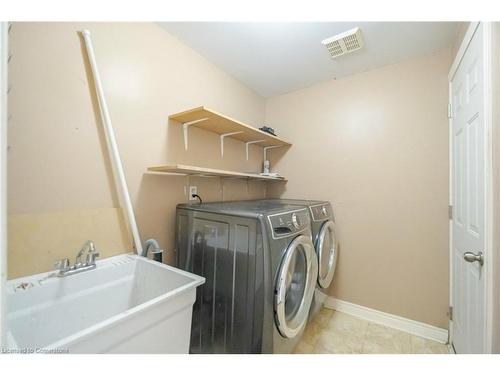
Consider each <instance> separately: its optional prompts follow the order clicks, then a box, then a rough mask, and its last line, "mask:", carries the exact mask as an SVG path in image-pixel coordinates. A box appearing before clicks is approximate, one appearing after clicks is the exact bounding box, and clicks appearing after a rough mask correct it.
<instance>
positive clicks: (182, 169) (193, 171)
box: [148, 164, 286, 181]
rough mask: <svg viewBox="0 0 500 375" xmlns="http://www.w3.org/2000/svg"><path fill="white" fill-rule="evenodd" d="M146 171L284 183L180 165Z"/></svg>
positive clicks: (271, 178)
mask: <svg viewBox="0 0 500 375" xmlns="http://www.w3.org/2000/svg"><path fill="white" fill-rule="evenodd" d="M148 171H150V172H156V173H175V174H183V175H194V176H205V177H227V178H242V179H251V180H263V181H286V179H285V178H283V177H272V176H262V175H260V174H256V173H243V172H234V171H225V170H222V169H212V168H204V167H194V166H192V165H182V164H166V165H162V166H159V167H149V168H148Z"/></svg>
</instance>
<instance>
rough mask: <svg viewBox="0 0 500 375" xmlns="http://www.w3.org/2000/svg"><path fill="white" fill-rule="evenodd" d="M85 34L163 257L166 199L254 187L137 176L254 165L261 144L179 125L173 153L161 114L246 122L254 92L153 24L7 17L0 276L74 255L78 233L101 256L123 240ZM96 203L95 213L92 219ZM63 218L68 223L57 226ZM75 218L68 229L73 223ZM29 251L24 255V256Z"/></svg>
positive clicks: (138, 199) (259, 110)
mask: <svg viewBox="0 0 500 375" xmlns="http://www.w3.org/2000/svg"><path fill="white" fill-rule="evenodd" d="M83 28H88V29H90V30H91V32H92V36H93V42H94V48H95V52H96V58H97V62H98V64H99V69H100V71H101V76H102V81H103V85H104V90H105V93H106V97H107V100H108V105H109V110H110V113H111V118H112V120H113V125H114V128H115V130H116V138H117V141H118V145H119V148H120V150H121V156H122V159H123V163H124V168H125V173H126V176H127V182H128V185H129V189H130V193H131V196H132V200H133V202H134V205H135V209H136V215H137V219H138V225H139V230H140V232H141V235H142V238H143V240H145V239H147V238H150V237H155V238H157V239H158V240H159V242H160V245H161V246H162V247H164V248H165V249H166V250H167V251H168V254H167V258H168V259H169V260H171V259H172V256H173V253H172V250H173V248H174V231H173V229H174V221H175V205H176V204H177V203H179V202H184V201H186V194H185V189H184V188H185V185H188V184H195V185H197V186H198V189H199V190H198V192H199V194H200V195H201V196H202V197H203V198H204V199H205V200H207V201H210V200H221V199H228V198H230V199H247V198H261V197H264V196H265V189H266V186H265V183H263V182H249V183H248V184H247V183H246V182H245V181H227V180H226V181H221V180H220V179H218V178H212V179H208V178H188V177H182V176H155V175H147V174H144V173H145V172H146V168H147V167H148V166H155V165H161V164H163V163H165V162H167V161H168V162H179V163H184V164H194V165H200V166H208V167H214V168H225V169H233V170H241V171H257V170H259V168H260V161H261V152H260V150H261V148H259V147H257V146H254V147H252V148H251V157H250V161H246V159H245V149H244V144H243V143H241V142H238V141H234V140H231V139H229V140H226V149H225V153H224V158H221V156H220V151H219V150H220V149H219V144H218V136H217V135H216V134H213V133H207V132H205V131H202V130H198V129H192V130H190V145H189V150H188V151H187V152H186V151H184V147H183V141H182V133H181V127H180V126H179V125H178V124H175V123H171V124H169V123H168V116H169V115H170V114H172V113H175V112H179V111H182V110H186V109H188V108H191V107H195V106H200V105H206V106H208V107H210V108H212V109H214V110H216V111H220V112H222V113H224V114H227V115H229V116H231V117H234V118H237V119H239V120H241V121H244V122H246V123H248V124H250V125H253V126H259V125H260V124H261V123H262V121H263V117H264V99H263V98H261V97H260V96H258V95H257V94H255V93H254V92H252V91H251V90H249V89H248V88H247V87H245V86H243V85H242V84H241V83H240V82H238V81H236V80H235V79H233V78H232V77H230V76H229V75H227V74H226V73H224V72H222V71H221V70H219V69H217V68H216V67H215V66H214V65H212V64H210V63H209V62H208V61H206V60H205V59H204V58H202V57H201V56H199V55H198V54H197V53H195V52H194V51H193V50H191V49H190V48H188V47H186V46H185V45H183V44H181V43H180V42H179V41H178V40H177V39H175V38H173V37H172V36H170V35H169V34H167V33H166V32H165V31H164V30H163V29H161V28H160V27H159V26H157V25H155V24H153V23H128V24H127V23H92V24H89V23H85V24H84V23H15V24H14V26H13V28H12V31H11V34H10V43H11V44H10V50H11V53H12V55H13V58H12V60H11V63H10V65H9V84H10V85H11V87H12V89H11V92H10V95H9V114H10V117H11V118H10V121H9V125H8V130H9V152H8V167H9V174H8V203H9V252H8V255H9V258H8V260H9V278H13V277H18V276H21V275H27V274H31V273H34V272H41V271H47V270H49V269H50V268H51V267H52V263H53V262H54V261H55V260H57V259H59V258H61V257H63V256H68V257H71V258H73V256H74V254H75V253H76V251H77V250H78V248H79V246H80V245H81V244H82V243H83V242H84V241H85V240H86V239H94V240H96V245H97V246H98V248H100V250H101V252H103V253H104V255H105V256H106V255H112V254H116V253H119V252H124V251H130V250H131V242H132V241H131V239H130V235H129V234H128V233H127V230H126V229H125V228H124V221H123V217H122V215H121V211H120V210H116V209H114V208H116V207H119V204H118V200H117V197H116V194H115V188H114V183H113V177H112V173H111V168H110V163H109V160H108V157H107V151H106V145H105V138H104V134H103V131H102V124H101V121H100V118H99V114H98V107H97V105H96V99H95V95H94V88H93V86H92V84H91V82H90V77H89V65H88V62H87V57H86V55H85V52H84V49H83V47H82V41H81V39H80V37H79V36H78V34H77V31H78V30H81V29H83ZM96 212H100V214H101V215H100V217H101V218H102V219H101V221H96ZM64 223H75V225H73V226H72V227H71V229H68V227H67V226H66V227H65V226H64V225H63V224H64ZM75 228H79V229H78V230H75ZM28 258H29V259H30V260H28Z"/></svg>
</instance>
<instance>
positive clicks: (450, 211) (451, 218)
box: [448, 205, 453, 220]
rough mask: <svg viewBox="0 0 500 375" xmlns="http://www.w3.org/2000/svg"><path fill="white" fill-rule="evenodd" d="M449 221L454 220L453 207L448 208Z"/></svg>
mask: <svg viewBox="0 0 500 375" xmlns="http://www.w3.org/2000/svg"><path fill="white" fill-rule="evenodd" d="M448 219H450V220H453V206H452V205H449V206H448Z"/></svg>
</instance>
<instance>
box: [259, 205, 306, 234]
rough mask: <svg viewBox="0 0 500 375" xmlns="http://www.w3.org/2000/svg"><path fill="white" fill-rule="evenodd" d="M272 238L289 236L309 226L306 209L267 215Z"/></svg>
mask: <svg viewBox="0 0 500 375" xmlns="http://www.w3.org/2000/svg"><path fill="white" fill-rule="evenodd" d="M268 218H269V223H270V225H271V229H272V231H273V236H274V238H277V237H284V236H289V235H291V234H294V233H297V232H300V231H302V230H304V229H305V228H307V227H309V215H308V213H307V210H305V209H302V210H297V211H291V212H286V213H280V214H276V215H270V216H268Z"/></svg>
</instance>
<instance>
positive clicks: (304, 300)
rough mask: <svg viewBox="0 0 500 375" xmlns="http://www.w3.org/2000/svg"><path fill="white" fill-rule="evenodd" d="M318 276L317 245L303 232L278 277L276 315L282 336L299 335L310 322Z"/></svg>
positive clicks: (290, 248) (283, 262)
mask: <svg viewBox="0 0 500 375" xmlns="http://www.w3.org/2000/svg"><path fill="white" fill-rule="evenodd" d="M317 277H318V261H317V258H316V254H315V252H314V245H313V244H312V242H311V239H310V238H309V237H306V236H304V235H300V236H298V237H297V238H295V239H294V240H293V241H292V242H291V243H290V245H289V246H288V249H287V250H286V252H285V255H284V256H283V260H282V262H281V266H280V269H279V271H278V278H277V280H276V295H275V298H274V307H275V317H276V325H277V327H278V330H279V332H280V334H281V335H282V336H284V337H286V338H293V337H295V336H296V335H297V334H298V333H299V332H300V330H301V329H302V327H304V325H305V324H306V323H307V318H308V315H309V308H310V307H311V301H312V298H313V294H314V289H315V284H316V278H317Z"/></svg>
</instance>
